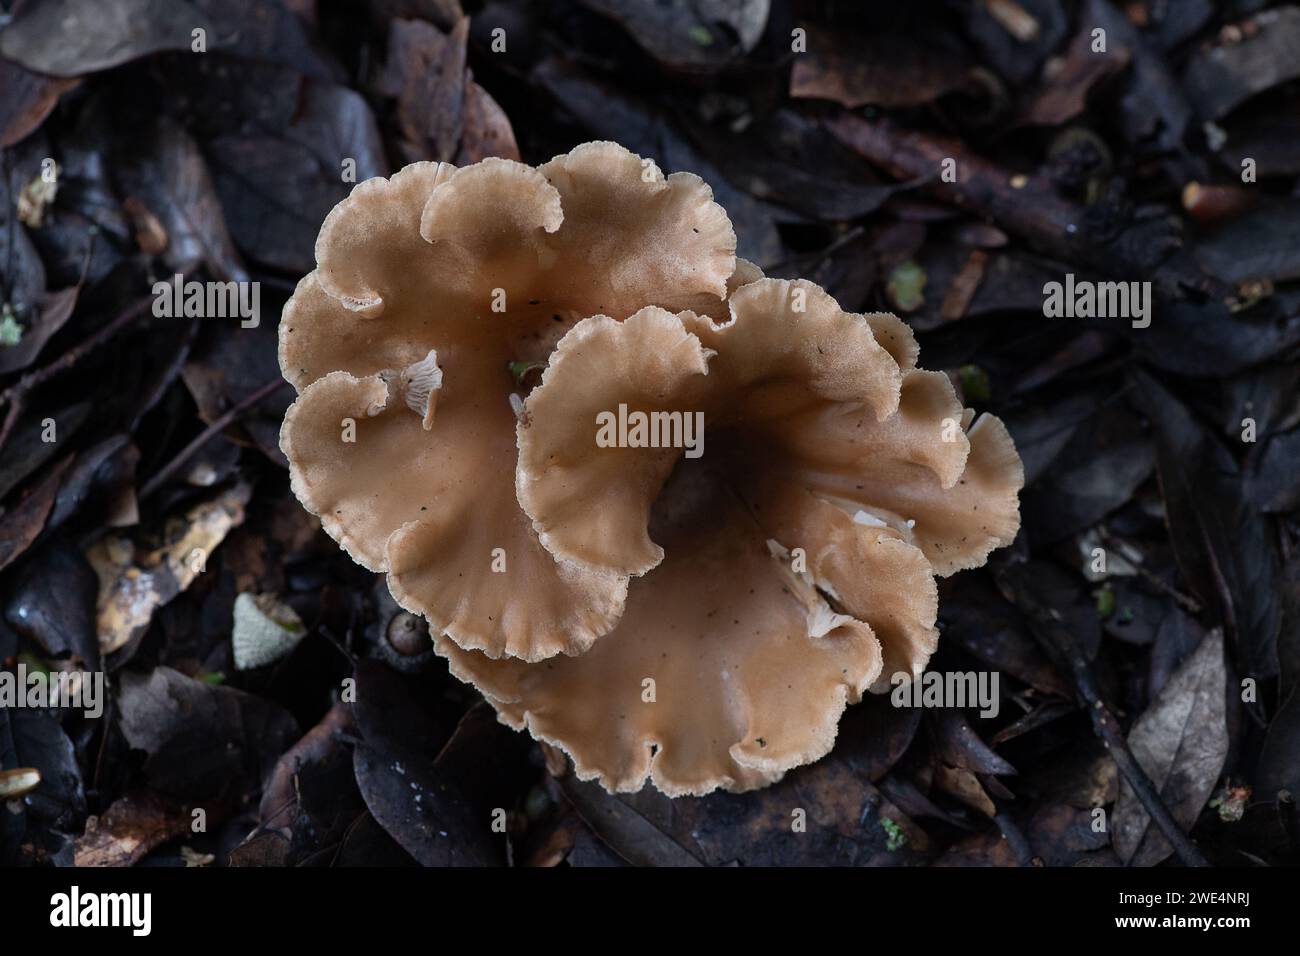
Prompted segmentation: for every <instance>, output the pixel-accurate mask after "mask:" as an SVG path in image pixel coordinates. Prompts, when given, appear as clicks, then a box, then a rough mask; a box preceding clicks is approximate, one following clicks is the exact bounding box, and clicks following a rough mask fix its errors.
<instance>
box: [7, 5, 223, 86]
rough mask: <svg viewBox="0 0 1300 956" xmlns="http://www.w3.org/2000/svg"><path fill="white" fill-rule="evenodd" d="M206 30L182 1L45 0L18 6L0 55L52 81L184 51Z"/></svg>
mask: <svg viewBox="0 0 1300 956" xmlns="http://www.w3.org/2000/svg"><path fill="white" fill-rule="evenodd" d="M196 29H210V24H209V23H208V20H207V18H206V17H205V16H204V15H203V14H202V13H201V12H200V11H199V10H198V9H197V8H196V7H195V6H193V5H192V4H190V3H188V2H187V0H47V2H44V3H27V4H23V6H22V7H21V9H20V10H19V11H18V14H17V15H16V16H15V17H14V19H13V22H11V23H10V24H9V25H8V26H6V27H5V28H4V30H3V31H0V55H2V56H4V57H5V58H7V59H10V60H13V61H14V62H15V63H21V64H22V65H23V66H25V67H27V68H28V69H29V70H35V71H36V72H38V73H48V74H50V75H52V76H78V75H80V74H83V73H95V72H97V71H99V70H106V69H108V68H110V67H114V66H118V65H119V64H122V63H126V62H127V61H129V60H135V59H138V58H140V57H142V56H148V55H149V54H151V53H157V52H158V51H160V50H188V49H190V45H191V43H192V42H193V37H192V31H194V30H196Z"/></svg>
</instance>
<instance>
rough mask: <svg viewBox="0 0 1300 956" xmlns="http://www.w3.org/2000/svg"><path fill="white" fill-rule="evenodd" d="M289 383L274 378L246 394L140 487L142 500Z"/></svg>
mask: <svg viewBox="0 0 1300 956" xmlns="http://www.w3.org/2000/svg"><path fill="white" fill-rule="evenodd" d="M288 384H289V383H288V382H286V381H285V380H284V379H282V378H273V379H271V380H270V381H269V382H267V383H266V384H265V385H262V386H261V387H260V388H258V389H257V391H255V392H253V393H252V394H250V395H247V396H245V397H244V398H243V399H241V400H240V401H239V402H238V403H237V404H235V405H232V406H231V407H230V408H229V409H227V410H226V411H225V412H224V413H223V414H222V415H220V416H219V417H218V418H217V419H215V420H214V421H213V422H212V424H211V425H209V426H208V427H207V428H205V429H203V431H201V432H199V434H198V435H197V436H196V437H195V439H194V440H193V441H192V442H190V443H189V444H188V445H186V446H185V447H184V448H182V449H181V450H180V452H179V453H178V454H177V455H176V457H175V458H173V459H172V460H171V461H169V462H168V463H167V464H166V465H164V466H163V467H162V468H161V469H160V470H159V471H158V472H156V473H155V474H154V476H153V477H152V478H150V479H149V480H148V481H147V482H145V484H144V487H143V488H141V489H140V498H141V500H144V499H145V498H148V497H149V496H150V495H152V494H153V493H154V492H155V491H157V490H158V489H159V487H161V486H162V483H163V482H165V481H166V480H167V479H168V478H170V477H171V476H172V475H174V474H175V473H176V471H177V469H179V468H180V467H181V465H183V464H185V462H187V461H189V459H190V458H191V457H193V455H194V453H195V452H196V451H198V450H199V449H200V448H202V447H203V446H204V445H205V444H207V442H208V440H209V439H211V438H212V436H213V435H215V434H216V433H217V432H219V431H221V430H222V429H223V428H225V427H226V426H227V425H229V424H230V423H231V422H233V421H234V420H235V419H237V418H239V417H240V416H241V415H243V414H244V413H245V412H247V411H248V410H249V409H250V408H252V407H253V406H254V405H256V404H257V403H258V402H260V401H262V399H264V398H267V397H269V396H271V395H273V394H274V393H275V392H277V391H279V390H280V389H281V388H283V387H284V386H285V385H288Z"/></svg>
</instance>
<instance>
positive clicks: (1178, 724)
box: [1112, 630, 1228, 866]
mask: <svg viewBox="0 0 1300 956" xmlns="http://www.w3.org/2000/svg"><path fill="white" fill-rule="evenodd" d="M1225 681H1226V676H1225V673H1224V665H1223V632H1222V631H1218V630H1215V631H1212V632H1210V633H1209V634H1208V635H1206V637H1205V640H1203V641H1202V642H1201V646H1200V647H1198V648H1197V649H1196V652H1195V653H1194V654H1193V655H1192V656H1191V657H1190V658H1188V659H1187V661H1186V662H1185V663H1184V664H1183V666H1182V667H1180V668H1179V669H1178V671H1177V672H1176V673H1175V674H1174V676H1173V677H1172V678H1170V680H1169V683H1168V684H1166V685H1165V687H1164V689H1163V690H1162V691H1161V692H1160V696H1159V697H1157V698H1156V699H1155V700H1154V701H1153V702H1152V704H1151V706H1150V707H1148V708H1147V710H1146V711H1145V712H1144V713H1143V714H1142V716H1141V717H1139V718H1138V719H1137V722H1136V723H1135V724H1134V725H1133V729H1132V730H1130V731H1129V735H1128V743H1129V747H1130V748H1131V749H1132V751H1133V756H1135V757H1136V758H1137V761H1138V763H1139V764H1141V765H1142V769H1143V770H1145V771H1146V773H1147V776H1149V777H1150V778H1151V781H1152V783H1154V784H1155V787H1156V790H1157V792H1159V794H1160V796H1161V799H1163V800H1164V802H1165V805H1166V806H1168V807H1169V812H1170V813H1171V814H1172V815H1173V817H1174V819H1175V820H1176V821H1178V823H1179V825H1180V826H1182V827H1183V828H1184V829H1189V828H1190V827H1191V826H1192V824H1193V823H1195V822H1196V818H1197V817H1198V816H1199V815H1200V812H1201V810H1202V809H1203V808H1204V807H1205V803H1206V801H1207V800H1209V798H1210V795H1211V794H1212V793H1213V792H1214V787H1215V784H1217V783H1218V780H1219V774H1220V773H1221V772H1222V771H1223V761H1224V759H1225V757H1226V756H1227V753H1228V732H1227V725H1226V722H1225V721H1226V717H1225V703H1224V695H1225V690H1226V688H1225ZM1112 843H1113V845H1114V847H1115V852H1116V853H1118V854H1119V856H1120V858H1121V859H1122V860H1123V861H1124V862H1125V863H1126V864H1129V865H1131V866H1154V865H1155V864H1157V863H1159V862H1160V861H1161V860H1163V859H1164V858H1165V857H1167V856H1169V854H1170V853H1172V852H1173V848H1172V847H1171V846H1170V845H1169V841H1168V840H1166V839H1165V837H1164V836H1163V835H1162V834H1161V833H1160V830H1159V828H1157V827H1156V826H1154V825H1153V824H1152V822H1151V818H1150V817H1149V816H1148V815H1147V812H1146V810H1145V808H1143V806H1142V804H1141V802H1140V801H1139V800H1138V798H1137V796H1136V795H1135V794H1134V793H1133V791H1132V790H1131V789H1130V788H1129V786H1128V783H1127V782H1126V781H1124V780H1123V779H1121V781H1120V789H1119V799H1118V800H1117V801H1116V802H1115V811H1114V818H1113V822H1112Z"/></svg>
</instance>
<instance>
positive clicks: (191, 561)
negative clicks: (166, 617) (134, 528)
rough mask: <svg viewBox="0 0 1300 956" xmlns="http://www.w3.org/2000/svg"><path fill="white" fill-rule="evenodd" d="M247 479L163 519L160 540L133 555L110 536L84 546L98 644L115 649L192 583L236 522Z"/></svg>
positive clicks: (122, 540) (126, 541)
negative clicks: (94, 593) (93, 579)
mask: <svg viewBox="0 0 1300 956" xmlns="http://www.w3.org/2000/svg"><path fill="white" fill-rule="evenodd" d="M252 491H253V490H252V487H251V486H250V485H248V484H247V483H240V484H236V485H234V486H232V487H230V488H229V489H227V490H225V491H223V492H222V493H221V494H220V495H218V496H217V497H216V498H215V499H213V500H211V501H205V502H203V503H202V504H198V505H195V506H194V507H193V508H191V509H189V510H188V511H187V512H186V513H185V514H184V515H183V516H181V517H178V518H174V519H172V520H171V521H169V522H168V523H167V527H166V528H165V529H164V531H163V535H162V537H163V543H162V544H161V545H160V546H158V547H156V548H153V549H152V550H149V551H147V552H145V553H144V554H142V555H137V554H136V546H135V544H134V543H133V542H132V540H131V539H130V538H127V537H123V536H115V535H110V536H108V537H106V538H104V539H102V540H100V541H98V542H96V543H95V544H93V545H91V546H90V547H89V548H87V549H86V557H87V558H88V559H89V560H90V563H91V566H92V567H94V569H95V572H96V574H98V575H99V602H98V620H99V649H100V652H101V653H104V654H111V653H113V652H114V651H118V650H121V649H122V648H123V647H125V646H126V645H127V644H128V643H129V642H130V641H131V640H132V639H133V638H135V637H137V636H138V635H139V634H141V633H143V631H144V630H145V629H146V628H147V627H148V626H149V622H150V621H151V620H152V619H153V614H154V611H156V610H157V609H158V608H160V607H162V606H163V605H164V604H166V603H167V602H168V601H170V600H171V599H172V598H174V597H175V596H176V595H177V594H180V593H181V592H182V591H184V590H185V589H186V588H188V587H189V586H190V584H191V583H193V581H194V579H195V578H196V577H198V576H199V575H200V574H202V573H203V571H204V570H205V569H206V567H207V562H208V560H209V559H210V557H211V556H212V552H213V551H214V550H215V549H216V547H217V546H218V545H219V544H221V542H222V541H223V540H224V539H225V537H226V535H227V534H229V532H230V529H231V528H234V527H235V526H237V525H239V524H242V523H243V520H244V507H245V506H246V505H247V504H248V500H249V498H250V497H251V496H252Z"/></svg>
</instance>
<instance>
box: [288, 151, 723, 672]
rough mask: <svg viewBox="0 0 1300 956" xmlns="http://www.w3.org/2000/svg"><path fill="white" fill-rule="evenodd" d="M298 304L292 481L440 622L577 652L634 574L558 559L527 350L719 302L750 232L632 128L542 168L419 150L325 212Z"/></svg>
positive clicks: (451, 631)
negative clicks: (625, 138)
mask: <svg viewBox="0 0 1300 956" xmlns="http://www.w3.org/2000/svg"><path fill="white" fill-rule="evenodd" d="M316 263H317V265H316V269H315V270H314V271H313V272H311V273H310V274H309V275H307V276H306V277H305V278H304V279H303V280H302V281H301V282H300V283H299V284H298V287H297V289H296V291H295V293H294V295H293V297H292V298H291V299H290V301H289V303H288V304H287V305H286V307H285V310H284V313H283V316H282V319H281V323H280V366H281V370H282V371H283V374H284V376H285V378H286V379H288V380H289V381H290V382H291V383H292V384H293V386H294V387H295V388H296V389H297V390H298V391H299V396H298V399H297V401H295V402H294V404H293V406H292V407H291V408H290V409H289V412H288V414H287V415H286V417H285V421H284V425H283V428H282V430H281V438H280V441H281V447H282V449H283V450H284V453H285V455H286V456H287V458H288V459H289V463H290V469H291V470H290V474H291V481H292V487H293V490H294V493H295V494H296V495H297V496H298V498H299V500H300V501H301V502H302V503H303V505H304V506H305V507H306V508H307V509H308V510H310V511H311V512H313V513H314V514H317V515H319V516H320V519H321V523H322V525H323V527H324V528H325V530H326V531H327V532H328V533H329V534H330V535H331V536H332V537H334V538H335V540H337V541H338V542H339V544H340V545H342V547H343V548H344V549H345V550H347V552H348V553H349V554H350V555H351V556H352V557H353V559H354V560H356V561H357V562H358V563H359V564H362V565H364V566H365V567H367V568H369V569H371V570H375V571H383V572H387V573H388V576H389V578H388V579H389V587H390V589H391V591H392V593H393V596H394V597H395V599H396V600H397V601H398V603H400V604H401V605H402V606H403V607H404V608H406V609H407V610H410V611H413V612H417V613H420V614H423V615H424V616H425V617H427V618H428V620H429V622H430V625H431V627H432V630H433V631H435V632H442V633H445V634H446V635H447V636H448V637H449V638H450V640H451V641H453V642H454V643H455V644H456V645H459V646H460V647H463V648H466V649H476V650H479V651H482V652H483V653H484V654H486V655H488V656H489V657H493V658H495V657H501V656H513V657H517V658H520V659H523V660H527V661H538V660H542V659H545V658H547V657H550V656H552V655H555V654H557V653H560V652H564V653H567V654H576V653H579V652H581V651H583V650H585V649H587V648H588V647H590V646H591V645H592V643H593V642H594V641H595V640H596V638H598V637H599V636H600V635H602V634H604V633H605V632H606V631H608V630H609V629H610V628H611V627H612V626H613V624H614V623H615V621H616V620H617V619H618V616H619V614H620V612H621V610H622V606H623V601H624V598H625V593H626V577H625V576H624V575H622V574H620V573H619V572H617V571H614V570H609V569H602V568H597V567H594V566H590V565H581V564H578V563H575V562H571V561H567V560H559V561H557V560H555V559H554V558H553V557H552V556H551V555H550V554H549V553H548V552H547V551H546V550H545V549H544V548H543V547H542V546H541V544H540V542H539V541H538V539H537V535H536V533H535V532H534V530H533V527H532V523H531V522H530V520H529V519H528V518H527V517H526V516H525V515H524V514H523V512H522V511H521V510H520V508H519V505H518V503H517V501H516V497H515V490H514V483H515V464H516V447H515V426H516V412H517V410H518V409H519V408H520V406H521V397H522V396H521V394H520V393H521V391H522V389H521V388H520V386H519V384H518V383H517V381H516V378H515V375H514V373H513V370H514V369H516V368H519V367H521V366H528V365H533V364H541V363H545V361H546V359H547V357H548V356H549V354H550V352H551V350H552V349H553V348H554V345H555V343H556V342H557V341H558V340H559V339H560V338H561V336H563V335H564V334H566V333H567V332H568V331H569V330H570V329H571V328H572V327H573V326H574V325H575V324H576V323H577V322H578V321H579V320H580V319H582V318H584V317H586V316H588V315H592V314H595V313H603V314H605V315H609V316H613V317H615V318H619V319H622V318H626V317H627V316H629V315H631V314H632V313H634V312H636V311H637V310H639V309H641V308H643V307H644V306H647V305H660V306H663V307H666V308H670V309H683V308H690V309H694V310H697V311H701V312H712V313H715V314H721V313H722V310H723V300H724V297H725V295H726V293H727V284H728V279H729V278H730V277H731V276H732V274H733V272H736V274H737V276H746V275H748V273H747V271H746V267H745V266H744V265H743V264H742V266H741V268H740V270H739V271H737V262H736V258H735V234H734V232H733V231H732V228H731V224H730V222H729V220H728V219H727V216H726V214H725V213H724V212H723V210H722V209H721V207H719V206H718V205H717V204H716V203H714V202H713V201H712V193H711V191H710V189H709V187H708V186H707V185H706V184H705V183H704V182H703V181H702V180H700V179H699V177H697V176H693V175H691V174H687V173H675V174H673V175H671V176H669V177H667V178H665V177H664V176H663V174H662V173H661V172H660V171H659V169H658V168H657V167H655V165H654V164H653V163H652V162H650V161H649V160H642V159H641V158H640V157H638V156H636V155H634V154H632V153H630V152H628V151H627V150H626V149H623V148H622V147H621V146H618V145H616V144H614V143H588V144H586V145H583V146H579V147H577V148H576V149H574V150H573V151H571V152H570V153H568V154H566V155H563V156H558V157H556V158H555V159H553V160H552V161H551V162H549V163H547V164H545V165H544V166H541V167H538V168H533V167H529V166H525V165H522V164H520V163H515V162H510V161H507V160H501V159H486V160H483V161H482V162H479V163H476V164H474V165H472V166H466V167H464V168H462V169H456V168H454V167H452V166H450V165H448V164H445V163H442V164H439V163H417V164H414V165H412V166H408V167H407V168H405V169H403V170H402V171H401V172H399V173H397V174H396V175H394V176H393V177H392V178H391V179H372V180H369V181H367V182H364V183H361V184H359V185H358V186H357V187H356V188H355V189H354V190H353V191H352V193H351V195H350V196H349V197H348V198H347V199H346V200H344V201H343V202H341V203H340V204H339V205H338V206H337V207H335V208H334V210H333V211H332V212H331V213H330V214H329V216H328V217H327V218H326V219H325V222H324V224H323V225H322V227H321V231H320V235H319V237H318V239H317V242H316Z"/></svg>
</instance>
